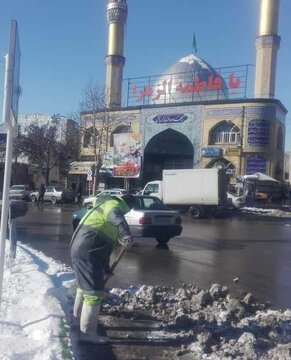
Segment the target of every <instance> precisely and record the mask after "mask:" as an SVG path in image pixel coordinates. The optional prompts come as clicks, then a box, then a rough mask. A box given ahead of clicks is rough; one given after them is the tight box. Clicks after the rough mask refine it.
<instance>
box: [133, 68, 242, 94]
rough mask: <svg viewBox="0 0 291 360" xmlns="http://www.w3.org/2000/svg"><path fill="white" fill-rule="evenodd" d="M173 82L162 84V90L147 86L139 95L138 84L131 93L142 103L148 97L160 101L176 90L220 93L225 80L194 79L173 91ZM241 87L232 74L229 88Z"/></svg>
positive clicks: (213, 78)
mask: <svg viewBox="0 0 291 360" xmlns="http://www.w3.org/2000/svg"><path fill="white" fill-rule="evenodd" d="M172 83H173V82H172V80H169V81H167V80H164V81H163V82H162V88H158V89H156V91H155V90H154V88H153V87H151V86H145V87H144V89H143V90H141V91H140V92H139V94H138V93H137V86H136V84H135V83H134V84H132V87H131V92H132V95H133V96H134V97H135V98H136V101H141V100H142V99H143V98H145V97H146V96H154V97H153V100H154V101H155V100H159V99H160V97H161V96H162V95H167V94H169V95H171V94H172V91H173V90H175V91H176V92H178V93H198V92H201V91H205V90H208V91H218V90H222V84H223V79H222V78H221V77H220V76H213V75H209V76H208V80H207V81H205V80H200V78H199V76H195V77H194V78H193V83H188V84H183V83H182V82H179V84H178V85H177V86H176V87H175V88H174V89H173V86H172ZM239 86H240V78H239V77H236V78H235V77H234V73H231V74H230V75H229V77H228V87H229V88H230V89H236V88H238V87H239Z"/></svg>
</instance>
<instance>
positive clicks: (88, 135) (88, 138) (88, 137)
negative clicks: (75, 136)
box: [83, 127, 99, 147]
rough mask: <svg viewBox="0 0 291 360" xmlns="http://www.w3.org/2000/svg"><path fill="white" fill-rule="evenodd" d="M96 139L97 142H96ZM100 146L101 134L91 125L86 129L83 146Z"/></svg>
mask: <svg viewBox="0 0 291 360" xmlns="http://www.w3.org/2000/svg"><path fill="white" fill-rule="evenodd" d="M94 140H95V143H94ZM95 145H96V146H98V145H99V134H98V131H97V130H96V128H94V127H91V128H89V129H86V130H85V133H84V139H83V147H89V146H95Z"/></svg>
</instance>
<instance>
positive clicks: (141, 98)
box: [124, 65, 251, 106]
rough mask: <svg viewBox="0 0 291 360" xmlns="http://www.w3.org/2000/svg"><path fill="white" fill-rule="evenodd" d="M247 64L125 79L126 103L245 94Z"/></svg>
mask: <svg viewBox="0 0 291 360" xmlns="http://www.w3.org/2000/svg"><path fill="white" fill-rule="evenodd" d="M250 66H251V65H240V66H230V67H225V68H218V69H212V70H205V71H204V70H197V71H195V72H193V71H188V72H185V73H173V74H162V75H155V76H149V77H140V78H136V79H126V80H124V81H125V82H126V83H127V94H128V96H127V106H136V105H137V103H140V104H141V105H154V104H157V103H163V104H176V103H181V102H185V101H187V102H188V101H193V102H195V101H201V100H221V99H241V98H245V97H246V92H247V78H248V74H249V73H250V71H249V68H250ZM206 71H207V72H206Z"/></svg>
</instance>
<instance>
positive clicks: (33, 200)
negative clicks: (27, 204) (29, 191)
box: [31, 195, 37, 203]
mask: <svg viewBox="0 0 291 360" xmlns="http://www.w3.org/2000/svg"><path fill="white" fill-rule="evenodd" d="M31 202H32V203H36V202H37V198H36V196H35V195H32V197H31Z"/></svg>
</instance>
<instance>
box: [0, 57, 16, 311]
mask: <svg viewBox="0 0 291 360" xmlns="http://www.w3.org/2000/svg"><path fill="white" fill-rule="evenodd" d="M9 58H10V57H9V55H6V66H5V81H4V101H3V120H4V124H5V126H6V129H7V140H6V156H5V170H4V184H3V197H2V211H1V225H0V227H1V228H0V306H1V297H2V285H3V273H4V260H5V244H6V234H7V220H8V210H9V189H10V179H11V167H12V148H13V133H14V131H13V128H12V126H11V125H10V109H11V92H10V91H7V89H9V87H10V86H11V84H10V82H11V79H10V77H11V72H12V69H11V68H10V65H11V64H10V61H9Z"/></svg>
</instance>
